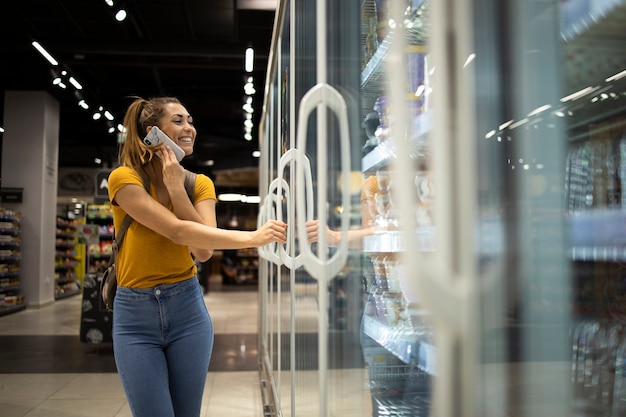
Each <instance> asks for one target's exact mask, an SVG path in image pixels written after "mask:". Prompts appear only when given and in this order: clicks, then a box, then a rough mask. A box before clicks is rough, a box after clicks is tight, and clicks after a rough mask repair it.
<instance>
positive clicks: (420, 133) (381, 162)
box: [361, 110, 434, 173]
mask: <svg viewBox="0 0 626 417" xmlns="http://www.w3.org/2000/svg"><path fill="white" fill-rule="evenodd" d="M433 123H434V114H433V110H427V111H425V112H423V113H422V114H420V115H418V116H416V117H414V118H413V121H412V128H411V138H410V139H409V141H410V149H411V158H412V159H418V158H421V157H423V156H424V154H427V153H428V152H427V148H428V145H427V144H426V141H425V136H426V134H428V133H429V132H430V131H431V129H432V126H433ZM395 158H396V145H395V140H394V138H393V137H390V138H388V139H386V140H384V141H382V142H380V144H379V145H378V146H376V147H375V148H374V149H372V150H371V151H370V152H369V153H367V154H366V155H365V156H363V158H362V159H361V170H362V171H363V172H364V173H374V172H376V170H378V169H382V168H385V167H387V166H388V165H390V164H391V162H392V161H393V160H394V159H395Z"/></svg>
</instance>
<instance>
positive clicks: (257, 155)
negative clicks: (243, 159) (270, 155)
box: [252, 151, 261, 158]
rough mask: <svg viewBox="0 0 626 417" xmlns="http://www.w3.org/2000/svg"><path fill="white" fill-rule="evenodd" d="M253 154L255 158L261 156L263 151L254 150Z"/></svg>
mask: <svg viewBox="0 0 626 417" xmlns="http://www.w3.org/2000/svg"><path fill="white" fill-rule="evenodd" d="M252 156H253V157H255V158H260V157H261V151H253V152H252Z"/></svg>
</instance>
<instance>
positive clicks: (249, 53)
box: [245, 48, 254, 72]
mask: <svg viewBox="0 0 626 417" xmlns="http://www.w3.org/2000/svg"><path fill="white" fill-rule="evenodd" d="M253 68H254V49H252V48H248V49H246V63H245V69H246V72H252V70H253Z"/></svg>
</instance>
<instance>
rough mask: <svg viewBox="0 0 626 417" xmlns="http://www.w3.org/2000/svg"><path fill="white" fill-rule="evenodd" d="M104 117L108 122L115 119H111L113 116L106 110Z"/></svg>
mask: <svg viewBox="0 0 626 417" xmlns="http://www.w3.org/2000/svg"><path fill="white" fill-rule="evenodd" d="M104 117H106V118H107V119H109V120H113V119H115V117H113V115H112V114H111V113H110V112H109V111H108V110H106V111H105V112H104Z"/></svg>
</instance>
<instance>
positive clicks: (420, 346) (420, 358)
mask: <svg viewBox="0 0 626 417" xmlns="http://www.w3.org/2000/svg"><path fill="white" fill-rule="evenodd" d="M363 331H364V332H365V334H366V335H368V336H369V337H371V338H372V339H373V340H374V341H376V342H377V343H378V344H380V345H381V346H382V347H384V348H385V349H386V350H388V351H389V352H391V353H392V354H393V355H394V356H396V357H397V358H398V359H400V360H401V361H402V362H404V363H406V364H413V365H417V366H418V367H419V369H420V370H422V371H424V372H426V373H429V374H431V375H434V370H435V349H434V347H433V346H432V345H431V344H429V343H428V342H427V340H426V339H427V338H428V337H429V336H430V334H429V333H428V332H420V333H419V334H418V333H417V332H416V331H414V330H410V329H407V331H399V329H397V328H392V327H389V326H387V325H385V324H383V323H381V322H380V321H378V320H377V319H376V318H374V317H371V316H367V315H366V316H363Z"/></svg>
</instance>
